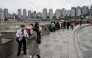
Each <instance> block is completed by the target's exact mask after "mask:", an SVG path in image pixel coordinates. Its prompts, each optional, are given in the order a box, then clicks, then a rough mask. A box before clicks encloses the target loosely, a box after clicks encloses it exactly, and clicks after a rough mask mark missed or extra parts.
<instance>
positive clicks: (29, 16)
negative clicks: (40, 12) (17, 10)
mask: <svg viewBox="0 0 92 58" xmlns="http://www.w3.org/2000/svg"><path fill="white" fill-rule="evenodd" d="M28 18H29V19H31V10H29V11H28Z"/></svg>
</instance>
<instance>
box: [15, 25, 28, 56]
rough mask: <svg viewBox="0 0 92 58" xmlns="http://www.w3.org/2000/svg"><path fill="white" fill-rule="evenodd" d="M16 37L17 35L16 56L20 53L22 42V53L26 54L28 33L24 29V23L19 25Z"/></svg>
mask: <svg viewBox="0 0 92 58" xmlns="http://www.w3.org/2000/svg"><path fill="white" fill-rule="evenodd" d="M16 37H17V42H18V53H17V56H19V55H20V53H21V48H22V44H23V51H24V55H26V54H27V53H26V37H28V33H27V31H26V30H25V25H24V24H22V25H21V26H20V29H19V30H18V31H17V33H16Z"/></svg>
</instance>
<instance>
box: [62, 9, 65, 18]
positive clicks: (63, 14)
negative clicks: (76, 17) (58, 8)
mask: <svg viewBox="0 0 92 58" xmlns="http://www.w3.org/2000/svg"><path fill="white" fill-rule="evenodd" d="M62 16H63V17H65V16H66V10H65V8H63V9H62Z"/></svg>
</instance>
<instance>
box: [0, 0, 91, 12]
mask: <svg viewBox="0 0 92 58" xmlns="http://www.w3.org/2000/svg"><path fill="white" fill-rule="evenodd" d="M91 3H92V0H85V1H84V0H77V1H74V0H63V1H61V0H32V1H30V0H7V1H6V0H1V1H0V8H3V9H4V8H7V9H8V10H9V13H17V9H27V10H31V11H32V12H33V11H37V12H42V10H43V8H47V9H53V12H55V10H56V9H62V8H65V9H66V10H69V9H71V7H77V6H80V7H82V6H91V5H92V4H91ZM47 12H49V11H47Z"/></svg>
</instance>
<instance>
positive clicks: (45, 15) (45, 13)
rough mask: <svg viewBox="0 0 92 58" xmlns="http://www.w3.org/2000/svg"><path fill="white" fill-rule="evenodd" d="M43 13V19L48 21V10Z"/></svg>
mask: <svg viewBox="0 0 92 58" xmlns="http://www.w3.org/2000/svg"><path fill="white" fill-rule="evenodd" d="M42 13H43V14H42V16H43V19H47V9H43V12H42Z"/></svg>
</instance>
